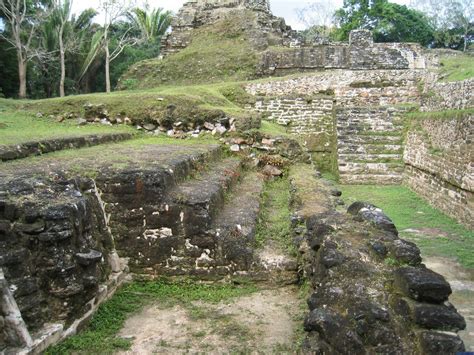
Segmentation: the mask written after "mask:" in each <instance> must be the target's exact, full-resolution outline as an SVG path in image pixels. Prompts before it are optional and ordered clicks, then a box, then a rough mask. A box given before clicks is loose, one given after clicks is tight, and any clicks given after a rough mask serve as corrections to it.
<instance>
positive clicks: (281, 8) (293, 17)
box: [73, 0, 409, 30]
mask: <svg viewBox="0 0 474 355" xmlns="http://www.w3.org/2000/svg"><path fill="white" fill-rule="evenodd" d="M99 1H100V0H87V1H84V0H82V1H81V0H75V1H74V7H73V11H74V12H80V11H82V10H84V9H86V8H89V7H92V8H95V9H98V7H99ZM323 1H324V0H323ZM326 1H331V2H333V3H334V4H336V6H337V7H339V6H341V5H342V1H343V0H326ZM392 1H393V2H396V3H399V4H403V5H408V3H409V0H392ZM148 2H149V4H150V6H151V7H162V8H164V9H166V10H171V11H173V12H177V11H178V10H179V9H180V7H181V6H182V5H183V3H184V2H185V0H148ZM311 2H312V1H308V0H270V7H271V9H272V12H273V14H274V15H276V16H280V17H283V18H285V20H286V23H287V24H288V25H290V26H291V27H292V28H293V29H296V30H302V29H303V28H304V25H303V24H302V23H300V21H299V20H298V16H297V14H296V11H295V10H296V9H298V8H300V9H301V8H304V7H305V6H307V5H308V4H310V3H311Z"/></svg>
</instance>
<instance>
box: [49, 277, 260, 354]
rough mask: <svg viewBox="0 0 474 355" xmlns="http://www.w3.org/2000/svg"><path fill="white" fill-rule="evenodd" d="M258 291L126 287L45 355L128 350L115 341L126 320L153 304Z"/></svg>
mask: <svg viewBox="0 0 474 355" xmlns="http://www.w3.org/2000/svg"><path fill="white" fill-rule="evenodd" d="M256 291H258V288H257V287H256V286H253V285H252V284H246V285H245V284H244V285H240V286H235V285H231V284H201V283H198V282H196V281H193V280H188V279H183V280H179V281H169V280H165V279H162V280H158V281H153V282H138V281H136V282H133V283H131V284H128V285H125V286H124V287H122V288H121V289H120V290H119V291H117V293H116V294H115V295H114V296H113V297H112V298H111V299H110V300H109V301H107V302H105V303H104V304H102V305H101V306H100V307H99V310H98V312H97V313H96V314H95V315H94V317H93V318H92V321H91V323H90V325H89V326H88V327H87V328H86V329H85V330H84V331H82V332H81V333H80V334H77V335H75V336H73V337H70V338H68V339H66V340H65V341H64V342H62V343H60V344H58V345H56V346H53V347H50V348H49V349H48V350H46V352H45V354H48V355H53V354H58V355H59V354H61V355H64V354H78V353H80V354H110V353H114V352H116V351H119V350H127V349H129V348H130V346H131V340H127V339H122V338H119V337H117V336H116V335H117V333H118V332H119V331H120V329H121V328H122V327H123V325H124V323H125V321H126V319H127V318H128V317H129V316H130V315H132V314H133V313H136V312H138V311H140V310H141V309H142V308H143V307H144V306H145V305H147V304H150V303H152V302H161V303H166V305H167V306H169V307H172V306H173V305H176V304H180V305H182V306H184V307H190V306H191V305H190V303H191V302H193V301H202V302H208V303H219V302H221V301H225V300H229V299H233V298H236V297H240V296H245V295H249V294H251V293H253V292H256Z"/></svg>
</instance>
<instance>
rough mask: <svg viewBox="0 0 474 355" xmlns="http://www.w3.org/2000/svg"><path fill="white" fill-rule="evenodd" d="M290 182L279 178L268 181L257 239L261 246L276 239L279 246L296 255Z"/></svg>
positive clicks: (264, 192)
mask: <svg viewBox="0 0 474 355" xmlns="http://www.w3.org/2000/svg"><path fill="white" fill-rule="evenodd" d="M290 198H291V196H290V182H289V180H288V179H287V178H279V179H275V180H271V181H269V182H267V183H266V185H265V188H264V191H263V202H262V209H261V211H260V219H259V223H258V225H257V234H256V240H257V243H258V245H259V246H264V245H265V243H266V242H267V241H275V242H276V243H277V244H278V246H279V247H281V248H282V249H283V250H286V251H288V252H289V253H290V254H292V255H294V254H295V253H296V250H295V247H294V245H293V243H292V240H291V225H290V217H291V212H290V207H289V205H290Z"/></svg>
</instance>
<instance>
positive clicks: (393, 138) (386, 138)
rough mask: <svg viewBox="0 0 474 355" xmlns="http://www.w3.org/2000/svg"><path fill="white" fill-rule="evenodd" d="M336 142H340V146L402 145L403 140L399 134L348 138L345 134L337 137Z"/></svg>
mask: <svg viewBox="0 0 474 355" xmlns="http://www.w3.org/2000/svg"><path fill="white" fill-rule="evenodd" d="M338 140H339V141H340V142H342V144H356V145H361V144H374V145H377V144H400V145H401V144H402V143H403V139H402V137H401V134H393V135H381V136H378V135H355V136H352V135H351V136H349V135H345V134H341V135H339V136H338Z"/></svg>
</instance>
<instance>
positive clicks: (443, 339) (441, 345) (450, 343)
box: [418, 331, 466, 355]
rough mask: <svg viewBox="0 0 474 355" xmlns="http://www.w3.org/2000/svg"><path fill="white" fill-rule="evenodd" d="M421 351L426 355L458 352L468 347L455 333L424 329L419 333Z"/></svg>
mask: <svg viewBox="0 0 474 355" xmlns="http://www.w3.org/2000/svg"><path fill="white" fill-rule="evenodd" d="M418 343H419V346H420V352H421V353H422V354H426V355H438V354H457V353H460V352H464V351H465V350H466V349H465V347H464V343H463V341H462V340H461V338H460V337H459V336H458V335H457V334H455V333H446V332H438V331H422V332H420V333H419V334H418Z"/></svg>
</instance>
